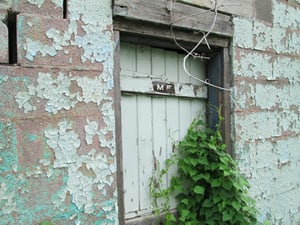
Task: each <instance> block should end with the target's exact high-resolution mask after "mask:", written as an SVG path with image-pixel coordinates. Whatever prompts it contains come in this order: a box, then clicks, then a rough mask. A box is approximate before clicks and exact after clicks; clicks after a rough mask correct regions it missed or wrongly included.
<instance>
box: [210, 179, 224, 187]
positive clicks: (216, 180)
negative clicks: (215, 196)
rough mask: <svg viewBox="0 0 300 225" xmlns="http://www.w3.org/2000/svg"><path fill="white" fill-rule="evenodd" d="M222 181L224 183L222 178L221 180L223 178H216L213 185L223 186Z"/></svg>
mask: <svg viewBox="0 0 300 225" xmlns="http://www.w3.org/2000/svg"><path fill="white" fill-rule="evenodd" d="M221 183H222V180H221V179H214V180H213V181H212V182H211V187H220V186H221Z"/></svg>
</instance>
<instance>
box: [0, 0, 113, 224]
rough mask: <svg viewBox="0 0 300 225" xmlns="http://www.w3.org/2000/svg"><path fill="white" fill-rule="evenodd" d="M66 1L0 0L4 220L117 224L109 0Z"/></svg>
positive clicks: (0, 205)
mask: <svg viewBox="0 0 300 225" xmlns="http://www.w3.org/2000/svg"><path fill="white" fill-rule="evenodd" d="M64 2H65V1H63V0H40V1H38V0H28V1H25V0H24V1H23V0H22V1H0V15H1V16H0V18H1V20H2V21H0V45H1V46H0V47H1V50H0V53H1V54H0V62H1V65H0V90H1V98H0V99H1V100H0V102H1V103H0V175H1V176H0V224H3V225H4V224H24V225H27V224H39V223H40V222H41V221H44V220H52V221H53V222H54V223H55V224H117V223H118V221H117V218H118V216H117V215H118V210H117V188H116V158H115V155H116V149H115V141H114V134H115V118H114V109H113V103H114V98H113V88H114V83H113V48H114V42H113V40H112V39H113V36H112V15H111V1H110V0H102V1H94V0H85V1H81V0H70V1H67V2H68V5H67V6H66V5H64ZM66 9H67V10H66ZM8 13H9V14H10V16H9V17H7V15H8ZM15 13H18V15H17V17H16V21H14V14H15ZM64 17H67V18H64ZM8 20H10V21H9V22H8ZM14 22H16V24H15V25H16V29H17V43H15V46H13V45H14V43H12V44H10V46H11V47H10V50H9V48H8V46H9V45H8V37H9V35H8V32H12V31H13V29H12V27H13V23H14ZM7 24H10V25H9V27H10V29H8V27H7ZM12 35H16V34H15V33H14V32H12V33H11V34H10V38H11V37H12ZM16 49H17V51H16ZM8 51H9V52H10V56H12V54H16V53H17V55H16V56H14V57H15V59H14V61H11V62H16V61H15V60H16V59H17V63H18V64H16V65H9V64H8V61H9V60H8Z"/></svg>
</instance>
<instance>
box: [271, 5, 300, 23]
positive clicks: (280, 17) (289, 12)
mask: <svg viewBox="0 0 300 225" xmlns="http://www.w3.org/2000/svg"><path fill="white" fill-rule="evenodd" d="M273 5H274V9H273V15H274V25H275V26H277V27H284V28H291V29H300V10H299V9H298V8H295V7H293V6H288V5H286V4H283V3H281V2H278V1H275V0H274V4H273Z"/></svg>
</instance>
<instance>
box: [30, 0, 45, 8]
mask: <svg viewBox="0 0 300 225" xmlns="http://www.w3.org/2000/svg"><path fill="white" fill-rule="evenodd" d="M27 1H28V2H29V3H30V4H33V5H37V6H38V7H39V8H41V6H42V5H43V4H44V1H45V0H27Z"/></svg>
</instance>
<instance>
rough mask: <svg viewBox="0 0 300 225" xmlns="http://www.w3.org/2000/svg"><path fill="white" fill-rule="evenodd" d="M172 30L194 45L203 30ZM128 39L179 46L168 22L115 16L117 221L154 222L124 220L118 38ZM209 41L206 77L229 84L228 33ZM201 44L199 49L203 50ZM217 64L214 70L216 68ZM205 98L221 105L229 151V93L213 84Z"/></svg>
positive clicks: (212, 117)
mask: <svg viewBox="0 0 300 225" xmlns="http://www.w3.org/2000/svg"><path fill="white" fill-rule="evenodd" d="M173 34H174V35H175V36H176V37H177V41H179V42H180V43H182V44H184V45H185V46H187V47H192V46H194V45H195V44H196V43H197V42H198V40H199V39H200V38H201V36H202V34H199V33H198V34H197V33H195V32H194V31H193V30H184V29H177V28H176V29H174V30H173ZM121 40H122V41H129V42H133V43H137V44H146V45H150V46H154V47H161V48H167V49H178V46H177V45H176V44H174V40H173V35H172V34H170V28H169V27H168V26H162V25H157V24H154V23H150V22H149V23H148V22H144V21H143V22H141V21H138V20H137V21H133V20H127V19H124V18H121V17H115V18H114V41H115V50H114V83H115V89H114V91H115V93H114V94H115V117H116V131H115V137H116V150H117V182H118V208H119V210H118V213H119V215H118V216H119V224H120V225H125V224H130V225H138V224H140V225H142V224H146V223H147V224H149V222H150V221H152V222H151V224H155V222H154V221H155V218H156V217H154V216H150V217H145V218H144V217H141V218H140V219H137V220H132V221H131V222H130V223H126V222H125V207H124V182H123V162H122V159H123V156H122V151H123V150H122V122H121V88H120V41H121ZM208 42H209V44H210V45H211V46H212V47H213V57H211V60H209V61H208V64H207V69H208V70H207V73H208V76H209V77H208V79H210V80H214V82H215V83H214V84H215V85H219V86H222V87H227V88H228V87H230V84H231V71H230V65H229V62H230V57H229V46H230V37H228V35H227V37H220V36H218V35H214V34H212V35H210V36H209V37H208ZM202 48H203V47H202V46H200V50H202ZM216 66H217V70H216ZM208 92H209V93H214V94H213V95H212V94H209V95H208V102H211V103H213V104H214V105H216V106H220V105H221V106H222V116H223V117H224V118H226V120H224V121H223V123H222V127H221V129H222V135H223V140H224V141H225V143H226V145H227V149H228V151H229V153H231V149H232V141H231V127H230V124H231V104H230V93H229V92H224V91H219V90H216V89H214V88H209V89H208ZM207 111H208V112H210V114H209V115H208V118H209V121H208V122H210V123H213V121H215V122H216V121H217V118H216V114H214V113H213V112H212V111H209V109H207Z"/></svg>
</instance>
